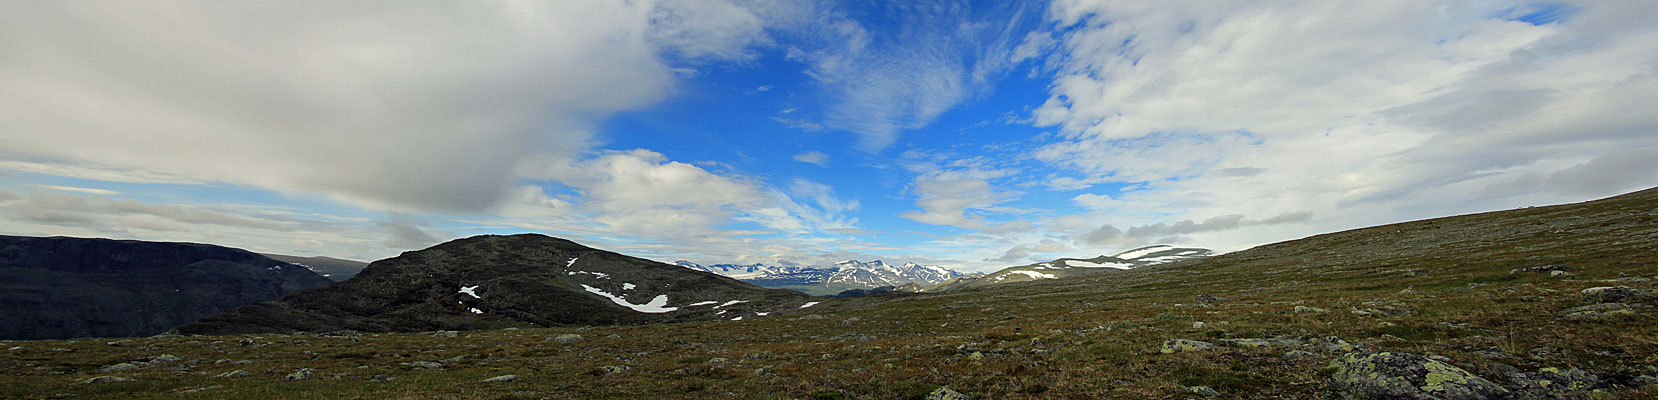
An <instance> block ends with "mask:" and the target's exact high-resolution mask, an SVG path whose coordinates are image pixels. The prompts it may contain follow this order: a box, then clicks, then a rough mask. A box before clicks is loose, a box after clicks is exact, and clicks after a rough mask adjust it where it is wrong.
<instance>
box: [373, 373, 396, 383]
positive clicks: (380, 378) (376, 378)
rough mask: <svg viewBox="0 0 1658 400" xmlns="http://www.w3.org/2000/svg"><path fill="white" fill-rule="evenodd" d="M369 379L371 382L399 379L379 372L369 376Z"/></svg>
mask: <svg viewBox="0 0 1658 400" xmlns="http://www.w3.org/2000/svg"><path fill="white" fill-rule="evenodd" d="M368 380H369V382H391V381H395V380H397V378H393V377H390V376H387V375H386V374H379V375H375V376H371V377H369V378H368Z"/></svg>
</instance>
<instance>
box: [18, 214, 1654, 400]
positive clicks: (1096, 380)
mask: <svg viewBox="0 0 1658 400" xmlns="http://www.w3.org/2000/svg"><path fill="white" fill-rule="evenodd" d="M1552 264H1562V265H1567V266H1569V268H1570V274H1569V275H1566V276H1560V277H1551V276H1549V275H1548V274H1547V273H1530V272H1523V273H1510V269H1512V268H1520V267H1531V266H1544V265H1552ZM1655 275H1658V190H1649V191H1645V192H1641V193H1635V194H1631V195H1626V196H1620V197H1618V198H1613V199H1608V200H1603V201H1598V202H1591V203H1583V204H1577V205H1565V206H1554V207H1538V208H1528V209H1522V210H1512V211H1503V212H1495V213H1485V214H1476V215H1468V216H1459V217H1451V218H1442V219H1436V220H1427V221H1418V222H1410V223H1403V224H1396V225H1388V226H1381V227H1375V228H1368V229H1360V230H1354V231H1347V232H1340V233H1333V234H1327V235H1320V236H1315V237H1311V238H1307V239H1303V240H1297V241H1292V242H1285V243H1279V244H1273V245H1268V246H1262V247H1260V248H1256V249H1252V250H1248V251H1242V252H1237V253H1233V254H1228V255H1223V256H1218V257H1213V258H1208V259H1201V260H1193V261H1185V262H1178V263H1173V264H1165V265H1158V266H1153V267H1147V268H1143V269H1136V270H1133V271H1126V272H1124V273H1121V274H1101V275H1096V276H1087V277H1079V278H1075V279H1067V280H1057V281H1042V282H1030V283H1018V284H1008V285H998V286H995V287H991V288H983V289H973V290H967V291H964V292H957V293H941V294H923V295H914V296H904V297H875V298H861V299H849V300H838V301H836V302H834V303H826V304H823V305H819V306H817V307H813V308H811V309H807V310H806V311H813V312H817V313H820V315H821V316H823V317H826V318H806V317H802V314H792V315H774V316H772V317H769V318H762V319H756V320H749V321H739V322H706V323H686V324H672V325H654V326H627V327H595V328H587V329H548V330H502V331H478V332H467V333H462V334H460V336H459V337H456V338H434V337H432V336H430V335H422V334H384V335H364V336H361V337H319V336H280V335H265V336H247V337H179V338H145V339H134V340H132V341H131V342H130V343H127V344H125V345H123V346H119V347H117V346H109V345H106V344H105V342H106V341H107V340H95V339H85V340H67V341H36V342H8V343H0V346H3V347H4V348H8V349H9V348H12V347H14V346H15V347H22V348H21V349H18V350H0V371H3V374H0V397H6V398H18V397H20V398H29V397H48V396H52V395H55V394H75V395H77V398H105V397H132V398H169V399H172V398H226V397H245V398H296V399H297V398H316V397H334V398H433V397H437V398H649V397H668V398H678V397H702V396H710V395H712V396H722V397H730V398H877V399H886V398H919V394H924V393H926V392H927V391H929V390H930V389H931V388H933V387H935V386H937V385H945V386H949V387H950V388H952V389H955V390H957V391H961V392H963V393H966V394H968V395H970V396H973V397H974V398H1078V399H1083V398H1182V397H1188V396H1189V395H1190V394H1189V393H1188V392H1185V389H1184V387H1185V386H1192V385H1207V386H1211V387H1214V388H1215V389H1216V390H1219V391H1220V392H1221V393H1222V394H1223V397H1226V398H1310V397H1317V396H1319V395H1320V394H1322V393H1324V391H1325V387H1324V385H1323V383H1322V379H1323V378H1324V376H1325V374H1327V372H1325V371H1323V366H1324V365H1325V363H1326V362H1327V361H1328V359H1329V357H1330V356H1329V355H1323V356H1319V357H1313V358H1307V359H1300V360H1286V359H1285V358H1283V357H1281V356H1280V355H1281V353H1282V352H1283V349H1271V348H1266V349H1230V348H1229V349H1221V350H1213V351H1206V352H1195V353H1176V354H1159V353H1158V352H1157V348H1158V346H1159V344H1161V343H1162V342H1163V341H1164V340H1165V339H1169V338H1189V339H1201V340H1212V339H1220V338H1255V337H1269V336H1280V335H1283V336H1295V337H1324V336H1338V337H1341V338H1343V339H1346V340H1347V341H1350V342H1354V343H1358V344H1363V345H1365V346H1368V347H1369V348H1372V349H1384V350H1401V351H1410V352H1420V353H1432V354H1438V355H1442V356H1445V357H1448V358H1449V359H1450V360H1451V363H1452V364H1455V365H1458V366H1461V367H1463V368H1465V369H1468V370H1469V371H1472V372H1474V373H1476V374H1479V375H1482V376H1485V377H1487V378H1489V379H1493V380H1497V381H1501V380H1502V378H1501V375H1500V374H1498V373H1497V372H1495V371H1494V370H1493V369H1492V367H1490V366H1489V365H1488V363H1489V362H1490V361H1492V360H1490V359H1487V358H1484V357H1482V356H1479V355H1476V354H1474V353H1473V352H1474V351H1479V350H1486V349H1489V348H1493V347H1495V348H1497V349H1499V350H1500V351H1501V352H1504V353H1507V354H1509V358H1506V359H1502V360H1497V361H1501V362H1504V363H1508V364H1512V365H1515V366H1518V367H1519V368H1520V369H1522V370H1526V371H1534V370H1536V369H1538V368H1542V367H1575V368H1581V369H1584V370H1587V371H1590V372H1593V373H1597V374H1601V375H1602V376H1603V377H1615V376H1627V375H1630V374H1635V373H1647V374H1651V373H1652V372H1641V371H1645V370H1646V368H1650V367H1649V366H1650V365H1652V364H1655V363H1658V324H1655V322H1658V318H1655V316H1654V311H1652V309H1642V310H1639V311H1638V312H1637V314H1636V315H1632V316H1623V317H1617V318H1610V319H1606V320H1598V321H1571V320H1565V319H1561V318H1559V317H1558V315H1557V313H1558V312H1559V311H1560V310H1562V309H1565V308H1569V307H1572V306H1577V305H1582V304H1584V303H1583V301H1582V300H1580V299H1579V296H1578V291H1579V290H1581V289H1584V288H1588V287H1595V286H1609V285H1614V284H1612V283H1607V282H1604V281H1603V280H1608V279H1615V278H1619V277H1620V276H1635V277H1647V278H1652V277H1654V276H1655ZM1617 284H1620V285H1628V286H1635V287H1645V288H1650V287H1653V286H1654V285H1653V282H1652V281H1646V282H1635V283H1617ZM1406 288H1414V289H1415V292H1414V293H1408V294H1401V293H1399V292H1400V291H1401V290H1402V289H1406ZM1199 294H1208V295H1214V296H1221V297H1225V298H1228V299H1229V300H1225V301H1220V302H1215V303H1213V304H1212V306H1210V307H1202V306H1200V305H1199V304H1196V302H1195V301H1194V299H1195V298H1196V297H1197V296H1198V295H1199ZM1298 305H1304V306H1314V307H1321V308H1327V309H1330V310H1332V312H1331V313H1328V314H1297V313H1294V312H1292V310H1293V309H1294V307H1296V306H1298ZM1353 307H1358V308H1391V309H1403V310H1409V311H1411V313H1410V314H1409V315H1402V316H1359V315H1357V314H1354V313H1350V312H1348V310H1349V309H1351V308H1353ZM1195 321H1203V322H1205V324H1206V327H1205V328H1202V329H1194V328H1193V322H1195ZM1384 322H1385V323H1387V324H1384ZM1389 324H1391V326H1387V325H1389ZM559 333H579V334H581V335H583V336H585V337H586V338H587V340H584V341H581V342H578V343H575V344H570V345H565V344H555V343H552V342H548V341H545V340H544V339H545V338H546V337H548V336H552V335H554V334H559ZM54 349H57V350H54ZM975 352H977V353H978V355H977V356H975V355H974V354H973V353H975ZM163 353H166V354H173V355H176V356H178V357H180V358H182V359H183V360H186V361H185V362H187V361H189V360H201V362H200V363H199V364H196V365H194V366H191V367H190V368H187V369H184V370H181V371H173V370H169V369H167V368H166V367H162V366H157V367H150V368H146V369H142V370H138V371H128V372H108V373H100V372H97V371H96V369H97V368H98V367H99V366H103V365H109V364H114V363H118V362H124V361H132V360H142V359H146V358H148V357H151V356H155V355H159V354H163ZM455 356H466V357H467V358H466V359H465V360H463V361H459V362H454V363H450V365H447V366H445V367H444V368H442V369H438V370H413V369H412V368H410V367H406V366H403V365H400V364H402V363H408V362H412V361H433V360H442V359H447V358H450V357H455ZM720 358H723V359H725V360H724V361H721V360H718V359H720ZM219 359H229V360H249V361H251V363H249V364H245V365H238V364H232V363H225V364H214V360H219ZM181 363H182V362H175V363H170V364H168V365H170V366H179V365H180V364H181ZM604 366H629V367H631V369H630V370H627V371H622V372H614V373H607V372H604V371H602V370H599V368H601V367H604ZM300 367H307V368H314V369H316V373H317V375H318V376H319V378H318V379H313V380H306V381H297V382H286V381H283V380H282V377H283V375H285V374H287V373H289V372H292V371H293V370H294V369H296V368H300ZM234 369H243V370H248V371H251V372H253V373H254V375H253V376H248V377H241V378H215V377H213V375H216V374H220V373H223V372H227V371H230V370H234ZM379 374H385V375H389V376H392V377H396V378H399V380H397V381H393V382H386V383H381V382H369V381H368V378H369V377H371V376H374V375H379ZM503 374H516V375H519V376H520V377H521V378H522V379H521V380H519V381H517V382H511V383H493V384H492V383H481V382H478V381H479V380H481V379H483V378H487V377H490V376H495V375H503ZM99 375H115V376H125V377H131V378H135V379H137V380H136V381H133V382H125V383H112V384H77V383H76V382H78V381H81V380H85V379H87V378H90V377H93V376H99ZM194 388H208V389H206V390H203V391H200V392H197V393H187V394H175V393H174V392H176V391H180V390H187V389H194ZM1642 390H1644V391H1638V392H1625V393H1623V394H1622V395H1620V396H1618V397H1623V398H1652V397H1654V396H1658V387H1647V388H1645V389H1642Z"/></svg>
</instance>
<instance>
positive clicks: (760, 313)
mask: <svg viewBox="0 0 1658 400" xmlns="http://www.w3.org/2000/svg"><path fill="white" fill-rule="evenodd" d="M766 314H771V313H763V312H757V313H754V315H758V316H762V317H764V316H766Z"/></svg>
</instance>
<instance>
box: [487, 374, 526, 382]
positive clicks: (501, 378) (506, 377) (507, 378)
mask: <svg viewBox="0 0 1658 400" xmlns="http://www.w3.org/2000/svg"><path fill="white" fill-rule="evenodd" d="M517 380H518V375H501V376H497V377H494V378H489V379H485V380H484V382H490V383H498V382H514V381H517Z"/></svg>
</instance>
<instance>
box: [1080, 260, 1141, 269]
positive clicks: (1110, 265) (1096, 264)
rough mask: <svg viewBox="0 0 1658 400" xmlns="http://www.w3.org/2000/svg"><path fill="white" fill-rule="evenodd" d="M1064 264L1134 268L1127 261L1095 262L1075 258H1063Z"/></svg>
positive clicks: (1084, 266) (1086, 266)
mask: <svg viewBox="0 0 1658 400" xmlns="http://www.w3.org/2000/svg"><path fill="white" fill-rule="evenodd" d="M1065 265H1069V266H1072V267H1077V268H1116V269H1131V268H1134V264H1129V263H1096V262H1088V261H1077V260H1065Z"/></svg>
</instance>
